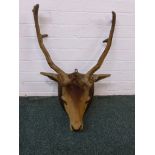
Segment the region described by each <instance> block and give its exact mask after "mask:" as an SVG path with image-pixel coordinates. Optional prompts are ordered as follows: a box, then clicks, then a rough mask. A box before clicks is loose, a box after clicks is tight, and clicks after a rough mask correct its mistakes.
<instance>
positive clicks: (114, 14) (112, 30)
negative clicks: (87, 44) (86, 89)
mask: <svg viewBox="0 0 155 155" xmlns="http://www.w3.org/2000/svg"><path fill="white" fill-rule="evenodd" d="M115 23H116V13H115V12H114V11H113V12H112V26H111V30H110V33H109V38H107V39H105V40H104V41H103V43H107V45H106V48H105V50H104V51H103V53H102V55H101V56H100V58H99V60H98V62H97V64H96V65H95V66H94V67H92V68H91V69H90V70H89V71H88V72H87V74H86V75H87V76H88V77H91V75H92V74H93V73H94V72H95V71H97V70H98V69H99V68H100V67H101V65H102V63H103V61H104V59H105V57H106V56H107V54H108V52H109V50H110V47H111V44H112V38H113V34H114V29H115Z"/></svg>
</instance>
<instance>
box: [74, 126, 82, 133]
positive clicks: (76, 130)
mask: <svg viewBox="0 0 155 155" xmlns="http://www.w3.org/2000/svg"><path fill="white" fill-rule="evenodd" d="M81 128H82V125H81V126H80V127H79V128H78V129H74V127H73V126H72V130H73V131H75V132H78V131H80V130H81Z"/></svg>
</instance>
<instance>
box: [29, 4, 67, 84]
mask: <svg viewBox="0 0 155 155" xmlns="http://www.w3.org/2000/svg"><path fill="white" fill-rule="evenodd" d="M38 10H39V4H36V5H35V6H34V7H33V10H32V11H33V16H34V22H35V28H36V34H37V38H38V43H39V46H40V48H41V50H42V52H43V54H44V56H45V58H46V60H47V63H48V65H49V66H50V67H51V68H52V69H53V70H54V71H55V72H57V73H58V75H57V74H51V73H50V75H51V78H52V77H53V78H54V79H55V81H59V80H58V79H61V81H63V83H64V82H67V81H68V80H69V78H68V75H67V74H66V73H65V72H64V71H63V70H62V69H60V68H59V67H58V66H57V65H55V63H54V62H53V61H52V59H51V57H50V55H49V52H48V51H47V49H46V47H45V46H44V42H43V38H45V37H48V35H47V34H43V35H42V34H41V32H40V27H39V22H38ZM41 74H42V75H45V76H47V75H46V73H44V74H43V73H41ZM47 74H48V73H47ZM48 76H49V74H48Z"/></svg>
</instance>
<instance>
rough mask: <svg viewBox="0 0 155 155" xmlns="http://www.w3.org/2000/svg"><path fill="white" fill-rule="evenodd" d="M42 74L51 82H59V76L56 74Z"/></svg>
mask: <svg viewBox="0 0 155 155" xmlns="http://www.w3.org/2000/svg"><path fill="white" fill-rule="evenodd" d="M40 74H41V75H44V76H47V77H48V78H50V79H51V80H54V81H56V82H58V78H57V74H54V73H46V72H40Z"/></svg>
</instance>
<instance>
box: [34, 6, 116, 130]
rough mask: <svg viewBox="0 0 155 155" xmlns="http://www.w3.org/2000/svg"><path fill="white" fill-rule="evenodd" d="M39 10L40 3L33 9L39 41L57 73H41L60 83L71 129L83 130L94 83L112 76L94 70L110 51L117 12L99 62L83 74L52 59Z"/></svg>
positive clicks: (60, 94) (113, 14)
mask: <svg viewBox="0 0 155 155" xmlns="http://www.w3.org/2000/svg"><path fill="white" fill-rule="evenodd" d="M38 10H39V4H36V5H35V6H34V8H33V10H32V11H33V16H34V22H35V28H36V34H37V38H38V43H39V46H40V48H41V50H42V52H43V54H44V56H45V58H46V60H47V63H48V65H49V66H50V67H51V68H52V69H53V70H54V71H55V72H56V74H54V73H45V72H41V74H42V75H44V76H47V77H48V78H50V79H51V80H54V81H56V82H57V83H58V96H59V98H60V102H61V104H62V105H63V107H64V109H65V111H66V112H67V114H68V117H69V120H70V129H71V130H73V131H79V130H82V129H83V117H84V113H85V111H86V109H87V107H88V105H89V104H90V103H91V100H92V98H93V95H94V83H95V82H97V81H99V80H102V79H104V78H107V77H109V76H110V74H94V72H96V71H97V70H98V69H99V68H100V67H101V65H102V63H103V61H104V59H105V57H106V56H107V54H108V51H109V50H110V47H111V44H112V38H113V33H114V29H115V23H116V13H115V12H112V26H111V30H110V33H109V37H108V38H107V39H106V40H104V41H103V43H106V47H105V49H104V51H103V53H102V55H101V56H100V58H99V60H98V62H97V64H96V65H95V66H93V67H92V68H91V69H90V70H89V71H88V72H87V73H85V74H82V73H79V72H78V70H77V69H75V71H74V72H73V73H66V72H64V71H63V70H62V69H61V68H59V67H58V66H57V65H56V64H55V63H54V62H53V61H52V59H51V57H50V55H49V52H48V50H47V49H46V47H45V46H44V43H43V38H45V37H48V35H47V34H41V32H40V27H39V22H38Z"/></svg>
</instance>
